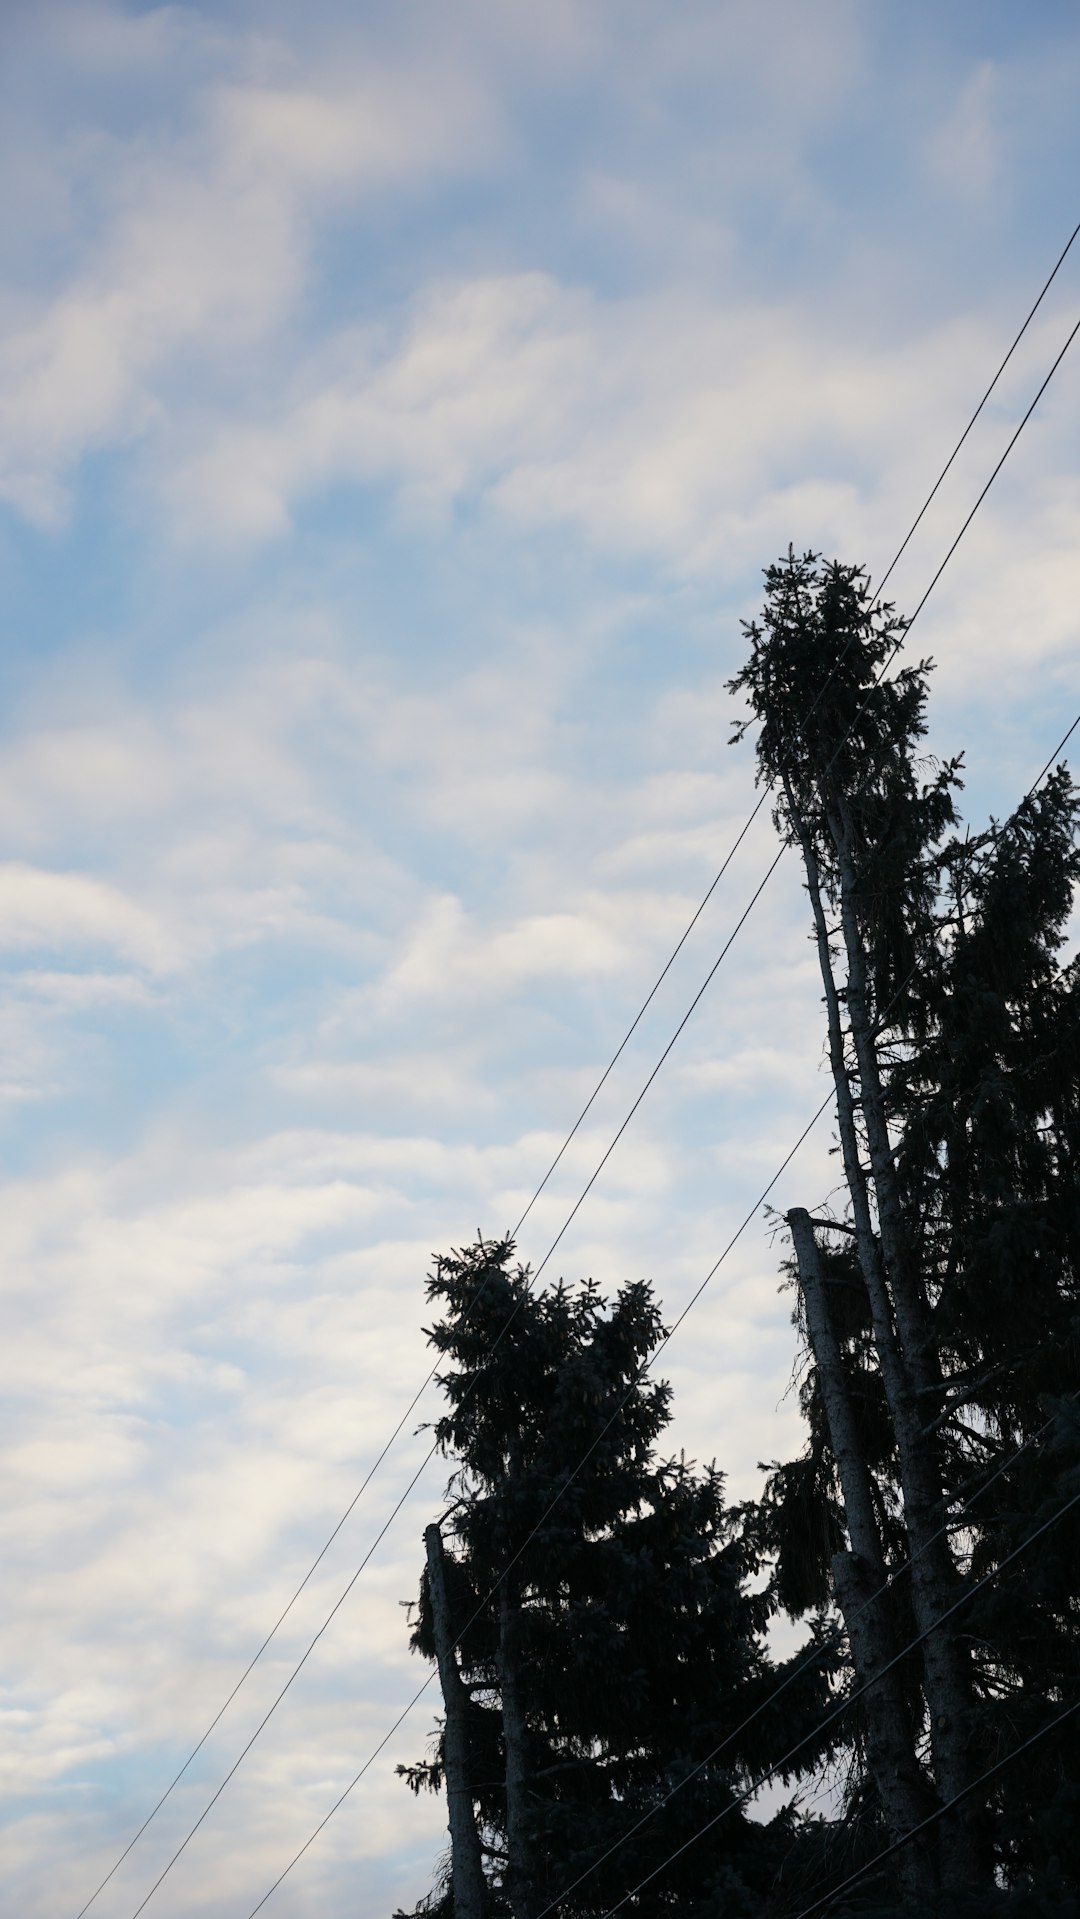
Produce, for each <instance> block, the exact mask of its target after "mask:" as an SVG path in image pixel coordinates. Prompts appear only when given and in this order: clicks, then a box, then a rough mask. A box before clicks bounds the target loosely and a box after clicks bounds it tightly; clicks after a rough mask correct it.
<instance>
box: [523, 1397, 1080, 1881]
mask: <svg viewBox="0 0 1080 1919" xmlns="http://www.w3.org/2000/svg"><path fill="white" fill-rule="evenodd" d="M1073 1397H1074V1399H1080V1393H1077V1394H1074V1395H1073ZM1055 1419H1056V1415H1055V1414H1051V1416H1050V1418H1049V1419H1047V1420H1046V1421H1044V1423H1043V1425H1041V1426H1040V1427H1039V1429H1038V1431H1037V1432H1034V1433H1032V1435H1031V1437H1030V1439H1026V1440H1025V1441H1024V1443H1023V1445H1022V1446H1018V1447H1017V1448H1016V1450H1015V1451H1014V1452H1013V1453H1012V1454H1010V1456H1009V1458H1008V1459H1005V1460H1002V1461H1001V1463H1000V1464H999V1465H998V1466H997V1467H996V1468H995V1470H994V1471H993V1472H992V1473H991V1474H990V1477H989V1478H988V1479H984V1480H982V1481H981V1483H980V1484H979V1486H978V1487H977V1488H976V1490H975V1491H974V1492H973V1493H972V1494H971V1496H970V1498H968V1499H964V1500H962V1501H961V1502H960V1504H959V1507H958V1509H957V1510H955V1511H954V1510H951V1509H952V1508H956V1507H957V1502H956V1500H955V1499H954V1500H951V1501H950V1502H949V1504H950V1511H949V1513H948V1515H947V1517H946V1519H945V1521H944V1524H943V1525H941V1526H939V1527H938V1530H937V1532H936V1533H933V1534H932V1535H931V1537H930V1538H929V1539H928V1540H927V1541H926V1544H925V1545H924V1546H922V1547H920V1549H919V1551H918V1552H917V1553H913V1554H912V1555H911V1558H910V1559H906V1560H904V1562H903V1564H902V1565H899V1566H894V1567H893V1568H892V1569H891V1571H890V1573H889V1579H888V1584H887V1586H886V1587H885V1588H884V1590H885V1591H887V1590H888V1587H889V1586H892V1585H893V1584H894V1582H895V1581H896V1580H897V1579H900V1578H902V1577H903V1575H904V1573H906V1572H910V1570H911V1568H912V1566H913V1565H914V1564H915V1562H916V1560H918V1559H920V1558H921V1557H922V1555H923V1554H924V1553H926V1552H928V1551H929V1549H930V1547H931V1546H933V1545H936V1543H937V1541H938V1540H939V1539H941V1538H943V1537H944V1536H945V1535H946V1534H947V1533H948V1532H949V1530H950V1527H951V1526H952V1524H953V1522H954V1520H955V1519H957V1518H958V1517H959V1514H960V1513H966V1512H968V1511H970V1509H971V1507H972V1506H973V1505H974V1504H975V1501H976V1500H977V1499H981V1498H982V1495H983V1493H985V1492H987V1491H988V1490H989V1488H990V1487H991V1486H992V1485H993V1484H994V1483H995V1481H996V1480H998V1479H1000V1478H1001V1477H1002V1475H1003V1474H1004V1473H1007V1472H1011V1471H1012V1469H1013V1467H1014V1466H1015V1465H1016V1463H1017V1460H1019V1459H1022V1458H1023V1456H1024V1454H1025V1453H1026V1452H1028V1451H1029V1450H1030V1448H1031V1447H1032V1446H1035V1445H1037V1444H1038V1442H1039V1440H1040V1439H1041V1438H1042V1437H1043V1434H1044V1433H1046V1432H1048V1431H1049V1430H1050V1427H1051V1426H1052V1425H1054V1423H1055ZM967 1596H969V1595H965V1597H967ZM881 1597H882V1593H881V1592H876V1593H872V1594H871V1596H870V1598H869V1599H867V1600H864V1602H863V1604H862V1605H861V1606H859V1607H858V1608H857V1609H856V1611H855V1612H854V1613H853V1614H852V1616H851V1618H850V1619H849V1620H846V1621H845V1623H844V1624H843V1625H841V1626H837V1627H836V1628H834V1630H833V1631H832V1632H831V1633H829V1634H827V1636H826V1637H825V1639H823V1640H822V1641H821V1642H820V1643H819V1644H818V1645H815V1646H812V1647H811V1648H810V1650H809V1652H808V1653H807V1655H806V1657H805V1658H804V1659H802V1660H800V1661H799V1663H798V1664H797V1665H796V1666H794V1667H793V1668H792V1670H791V1672H790V1673H789V1674H788V1676H787V1678H786V1679H784V1680H783V1681H782V1682H781V1684H780V1685H779V1686H777V1687H775V1688H774V1690H773V1691H772V1692H771V1693H770V1694H769V1697H768V1699H767V1700H765V1701H764V1702H763V1704H761V1705H760V1706H755V1708H754V1710H753V1712H751V1713H748V1714H747V1717H746V1718H745V1719H744V1720H743V1721H742V1723H741V1724H740V1725H738V1726H736V1727H735V1730H734V1731H733V1732H729V1733H728V1734H727V1735H726V1737H725V1738H723V1739H722V1740H721V1741H720V1743H719V1744H718V1745H716V1746H714V1747H713V1749H712V1751H711V1752H707V1753H706V1754H705V1757H704V1759H700V1760H699V1761H698V1763H697V1765H696V1766H692V1767H691V1769H690V1771H689V1772H688V1773H685V1774H684V1775H683V1777H682V1778H681V1779H680V1780H679V1781H678V1784H677V1785H674V1786H672V1787H671V1788H670V1789H669V1791H667V1792H666V1793H665V1794H664V1796H663V1798H662V1799H658V1800H657V1802H656V1804H655V1805H654V1806H650V1808H649V1810H648V1812H646V1813H643V1814H642V1816H641V1818H640V1819H638V1820H636V1821H635V1823H634V1824H633V1825H632V1826H629V1827H628V1828H627V1830H626V1831H625V1832H624V1833H623V1834H622V1836H621V1838H619V1839H617V1840H616V1841H615V1843H614V1845H611V1846H609V1847H608V1849H607V1851H606V1852H604V1853H601V1855H600V1857H599V1859H594V1861H593V1863H592V1865H591V1866H589V1867H588V1868H587V1870H586V1871H585V1872H583V1873H581V1874H580V1875H579V1876H578V1878H576V1879H575V1880H573V1881H572V1882H571V1884H570V1885H568V1886H565V1887H564V1888H563V1890H562V1892H560V1894H559V1895H558V1898H557V1899H553V1900H552V1901H551V1902H550V1904H549V1905H546V1906H544V1907H543V1908H542V1910H541V1911H540V1912H538V1913H537V1915H536V1919H547V1915H548V1913H551V1912H554V1911H555V1910H556V1908H557V1907H558V1906H561V1905H562V1903H563V1900H564V1899H568V1898H569V1897H570V1894H571V1893H572V1892H576V1891H577V1889H578V1887H579V1886H581V1885H584V1883H585V1880H586V1879H590V1878H591V1877H592V1875H593V1873H594V1872H599V1870H600V1867H601V1866H603V1865H606V1863H607V1861H608V1860H609V1859H612V1858H614V1856H615V1854H616V1853H617V1852H619V1851H620V1850H621V1848H622V1847H623V1846H625V1845H626V1843H627V1841H628V1840H630V1839H632V1838H633V1837H634V1834H635V1833H638V1832H640V1831H641V1830H642V1828H643V1827H644V1826H647V1825H648V1824H649V1822H650V1820H652V1819H655V1818H656V1816H657V1814H658V1813H661V1812H663V1810H664V1807H665V1806H667V1805H670V1803H671V1801H672V1800H673V1799H674V1798H675V1797H676V1795H677V1794H678V1793H680V1792H682V1790H683V1788H684V1787H685V1786H688V1785H690V1783H691V1781H692V1780H694V1779H697V1778H698V1777H699V1776H700V1774H701V1773H703V1772H704V1771H705V1769H706V1767H707V1766H711V1765H712V1763H713V1761H714V1760H716V1759H718V1758H719V1757H720V1755H721V1753H723V1752H726V1751H727V1749H728V1747H729V1746H731V1745H734V1743H735V1741H736V1740H737V1739H741V1738H742V1736H743V1734H744V1733H745V1732H747V1731H749V1729H750V1727H751V1726H752V1725H753V1724H754V1722H755V1720H757V1719H758V1718H760V1716H761V1714H762V1713H763V1712H766V1711H771V1709H772V1707H773V1706H774V1705H775V1704H776V1701H777V1700H778V1699H779V1698H780V1696H781V1694H782V1693H785V1692H786V1691H787V1689H788V1687H789V1686H793V1685H794V1684H795V1682H796V1680H797V1679H801V1678H802V1677H803V1675H804V1674H805V1673H807V1672H809V1671H811V1669H812V1668H813V1667H814V1666H816V1665H817V1664H818V1662H819V1660H821V1659H823V1658H824V1657H825V1655H826V1654H827V1653H829V1652H831V1651H832V1650H833V1648H834V1647H835V1646H839V1645H840V1644H842V1642H843V1640H844V1639H845V1638H847V1637H848V1635H849V1633H850V1629H851V1626H852V1625H853V1624H854V1623H855V1621H856V1620H857V1619H861V1618H862V1617H863V1615H864V1613H868V1612H869V1611H870V1610H871V1608H872V1607H873V1606H876V1605H877V1604H878V1602H879V1601H880V1599H881ZM911 1650H912V1648H911V1647H910V1646H908V1647H905V1649H904V1654H901V1655H900V1657H904V1656H905V1655H906V1654H907V1653H908V1652H910V1651H911ZM895 1663H896V1662H895V1661H894V1664H895ZM889 1670H890V1668H889V1667H887V1666H886V1667H885V1668H884V1670H883V1672H881V1673H876V1674H875V1675H874V1679H873V1680H870V1681H868V1684H869V1685H873V1684H874V1683H876V1681H877V1680H878V1679H881V1678H883V1677H884V1673H885V1672H888V1671H889ZM866 1690H867V1688H866V1686H864V1687H863V1688H862V1689H861V1692H865V1691H866ZM861 1692H860V1693H855V1694H853V1695H852V1697H851V1698H849V1699H847V1700H845V1701H844V1706H845V1709H846V1707H847V1706H849V1705H851V1704H852V1703H853V1700H854V1699H856V1698H859V1697H861ZM827 1723H828V1722H826V1724H827ZM822 1730H823V1728H822V1727H818V1728H817V1729H816V1731H815V1732H814V1733H813V1734H812V1735H809V1737H814V1738H816V1737H818V1735H819V1734H820V1732H821V1731H822ZM804 1743H805V1742H804ZM796 1750H798V1748H796ZM790 1756H791V1755H790V1754H787V1755H785V1758H790ZM783 1763H784V1762H783V1761H782V1762H781V1765H780V1766H777V1767H776V1768H775V1770H776V1771H780V1770H781V1767H782V1765H783ZM770 1776H771V1775H770ZM766 1783H767V1781H766V1780H764V1779H763V1780H759V1782H758V1784H757V1785H756V1786H754V1787H753V1788H752V1790H751V1793H750V1797H751V1798H752V1797H753V1795H754V1793H756V1792H760V1790H761V1787H762V1786H763V1785H764V1784H766Z"/></svg>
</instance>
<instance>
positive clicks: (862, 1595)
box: [787, 1207, 936, 1911]
mask: <svg viewBox="0 0 1080 1919" xmlns="http://www.w3.org/2000/svg"><path fill="white" fill-rule="evenodd" d="M787 1221H788V1225H789V1227H790V1229H791V1238H792V1243H793V1245H794V1247H795V1258H796V1261H797V1262H798V1269H799V1286H800V1289H801V1292H802V1296H803V1301H804V1305H805V1309H806V1330H807V1334H808V1336H809V1340H810V1348H811V1351H812V1352H813V1355H814V1361H815V1364H816V1366H817V1374H818V1382H819V1385H820V1388H821V1397H822V1401H823V1403H824V1407H825V1416H826V1419H827V1420H828V1423H829V1437H830V1440H831V1442H832V1450H833V1457H834V1459H835V1460H836V1465H837V1470H838V1472H839V1475H840V1485H841V1490H842V1492H843V1497H844V1517H845V1520H846V1524H847V1531H848V1538H849V1539H850V1541H851V1547H852V1550H851V1552H849V1553H836V1554H835V1555H834V1558H833V1562H832V1571H833V1580H834V1583H835V1586H836V1593H837V1597H838V1599H839V1602H840V1609H841V1612H842V1613H843V1616H844V1624H845V1626H846V1628H847V1636H848V1642H849V1644H850V1646H851V1653H852V1659H853V1661H854V1665H855V1672H856V1676H857V1677H858V1679H859V1682H860V1684H862V1685H864V1686H866V1687H868V1691H867V1692H866V1694H865V1697H864V1699H863V1702H862V1709H863V1714H864V1717H865V1720H866V1743H867V1757H868V1759H869V1763H870V1770H871V1772H872V1774H873V1777H874V1783H875V1785H876V1786H877V1789H878V1796H879V1798H880V1800H881V1807H882V1811H883V1813H884V1816H885V1823H886V1826H887V1828H888V1832H889V1837H890V1839H894V1840H897V1839H903V1838H905V1837H906V1835H907V1834H908V1833H909V1832H912V1831H914V1829H915V1827H916V1826H917V1825H919V1823H920V1822H921V1820H922V1819H923V1818H924V1817H925V1815H926V1812H927V1810H928V1803H929V1799H928V1788H927V1782H926V1780H925V1778H924V1777H923V1774H922V1770H921V1768H920V1766H919V1762H918V1759H917V1757H916V1754H915V1746H914V1739H913V1735H912V1727H911V1720H910V1713H909V1711H908V1707H907V1703H906V1701H905V1698H904V1691H903V1685H902V1681H901V1676H900V1673H899V1670H898V1669H897V1668H895V1667H894V1668H893V1670H892V1671H887V1670H886V1668H888V1667H889V1666H890V1665H891V1663H892V1661H893V1660H894V1659H895V1657H896V1653H897V1650H898V1648H897V1645H896V1637H895V1633H894V1631H893V1625H892V1619H891V1616H890V1609H889V1598H888V1579H887V1574H886V1570H885V1561H884V1555H883V1552H882V1547H881V1535H880V1531H879V1528H878V1522H877V1515H876V1512H875V1509H874V1497H873V1487H872V1482H871V1477H870V1472H869V1468H868V1467H867V1464H866V1459H865V1455H864V1453H863V1449H862V1445H861V1443H860V1440H859V1434H858V1429H857V1427H856V1424H855V1417H854V1412H853V1409H852V1404H851V1395H850V1392H849V1387H848V1377H847V1368H846V1366H845V1364H844V1357H843V1351H842V1348H841V1345H840V1341H839V1339H838V1338H837V1335H836V1330H835V1327H834V1325H833V1320H832V1313H831V1311H830V1306H829V1296H828V1286H827V1282H826V1279H825V1274H824V1271H823V1269H822V1264H821V1256H820V1253H819V1251H818V1246H817V1242H816V1240H815V1238H814V1228H813V1226H812V1224H811V1221H810V1215H809V1213H807V1212H806V1211H805V1210H804V1208H802V1207H796V1208H795V1209H794V1210H793V1211H792V1212H790V1213H789V1214H788V1216H787ZM882 1673H884V1677H883V1678H882V1677H880V1676H879V1675H881V1674H882ZM897 1870H898V1872H899V1875H900V1881H901V1885H902V1887H903V1891H904V1895H905V1898H906V1899H907V1900H908V1901H909V1902H910V1903H911V1904H912V1905H913V1906H915V1907H917V1908H918V1909H919V1910H920V1911H925V1909H926V1907H927V1903H928V1901H929V1900H930V1899H931V1897H932V1895H933V1892H934V1889H935V1882H936V1871H935V1866H934V1860H933V1856H932V1851H931V1847H930V1844H929V1843H928V1841H927V1839H926V1838H925V1837H923V1838H922V1839H920V1840H918V1841H915V1842H913V1843H912V1844H911V1845H910V1846H905V1847H904V1848H903V1849H902V1850H901V1852H900V1853H899V1854H898V1855H897Z"/></svg>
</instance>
